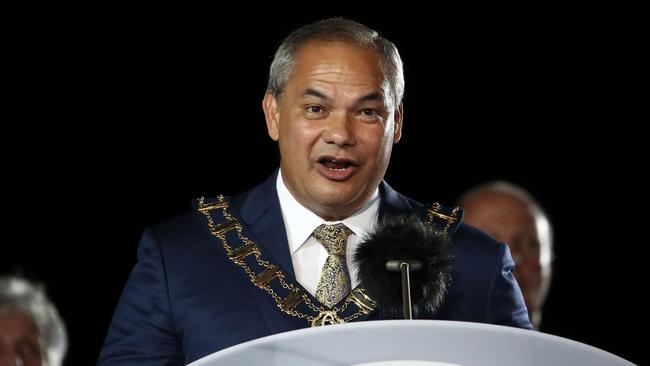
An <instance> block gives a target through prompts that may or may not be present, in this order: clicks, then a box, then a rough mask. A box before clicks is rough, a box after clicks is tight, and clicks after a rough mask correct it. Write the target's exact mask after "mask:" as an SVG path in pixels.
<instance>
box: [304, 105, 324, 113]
mask: <svg viewBox="0 0 650 366" xmlns="http://www.w3.org/2000/svg"><path fill="white" fill-rule="evenodd" d="M307 111H308V112H309V113H321V112H323V107H321V106H319V105H310V106H308V107H307Z"/></svg>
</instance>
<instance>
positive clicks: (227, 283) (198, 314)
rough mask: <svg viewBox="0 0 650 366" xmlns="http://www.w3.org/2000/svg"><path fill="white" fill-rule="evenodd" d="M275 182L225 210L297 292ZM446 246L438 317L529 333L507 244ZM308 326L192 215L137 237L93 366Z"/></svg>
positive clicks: (171, 360) (475, 237)
mask: <svg viewBox="0 0 650 366" xmlns="http://www.w3.org/2000/svg"><path fill="white" fill-rule="evenodd" d="M276 176H277V173H276V174H274V175H272V176H271V177H270V178H269V179H268V180H267V181H266V182H264V183H262V184H261V185H259V186H257V187H256V188H254V189H252V190H251V191H248V192H246V193H243V194H241V195H238V196H235V197H232V198H231V199H230V203H231V206H232V208H233V211H235V212H238V214H239V219H240V220H241V221H242V222H243V223H244V224H245V225H246V226H247V227H248V229H249V233H250V234H251V236H252V239H253V240H254V241H256V242H257V243H258V245H259V246H260V247H261V248H262V250H264V251H265V253H266V254H267V257H268V258H269V260H272V261H273V262H274V263H275V264H278V265H280V266H281V267H282V269H283V270H284V272H285V274H286V276H287V279H288V280H289V281H292V282H294V283H296V284H297V282H296V281H295V279H294V277H293V276H294V273H293V266H292V263H291V255H290V253H289V246H288V243H287V237H286V233H285V230H284V222H283V220H282V213H281V210H280V203H279V200H278V196H277V193H276V189H275V181H276ZM380 194H381V198H382V200H381V205H380V210H379V215H380V217H383V216H384V215H393V214H401V213H410V212H412V211H413V210H418V209H421V208H422V205H421V204H419V203H417V202H415V201H413V200H411V199H409V198H406V197H404V196H402V195H400V194H399V193H397V192H396V191H394V190H393V189H392V188H391V187H390V186H388V184H386V183H385V182H383V183H382V184H381V186H380ZM452 240H453V242H454V246H453V255H454V257H455V265H454V270H453V279H452V281H453V282H452V285H451V287H450V288H449V292H448V294H447V296H446V298H445V302H444V304H443V306H442V308H441V309H440V311H439V312H438V315H437V318H438V319H448V320H460V321H470V322H481V323H492V324H502V325H509V326H516V327H522V328H532V327H531V325H530V322H529V320H528V314H527V311H526V307H525V305H524V301H523V298H522V296H521V291H520V290H519V287H518V285H517V283H516V281H515V279H514V277H513V267H514V263H513V261H512V258H511V256H510V253H509V251H508V248H507V246H506V245H505V244H502V243H498V242H496V241H494V240H493V239H492V238H490V237H489V236H487V235H486V234H484V233H482V232H481V231H479V230H476V229H474V228H472V227H470V226H468V225H465V224H462V223H461V224H460V225H459V226H458V227H457V230H456V231H455V233H454V235H453V237H452ZM371 319H372V318H371ZM307 326H309V325H308V323H307V322H306V321H305V320H302V319H298V318H293V317H291V316H289V315H286V314H284V313H283V312H281V311H280V310H279V309H278V308H277V306H276V304H275V302H274V301H273V299H272V298H271V296H269V295H268V294H267V293H266V292H264V291H263V290H261V289H259V288H257V287H255V286H253V285H252V284H251V282H250V280H249V278H248V277H247V276H246V275H245V274H244V272H243V271H242V269H241V268H239V267H238V266H236V265H235V264H233V263H232V262H231V261H230V260H229V259H228V257H227V256H226V254H225V251H224V249H223V247H222V246H221V244H220V243H219V242H218V241H217V240H216V238H214V237H212V236H211V235H210V234H209V231H208V230H207V227H206V225H205V222H204V221H203V218H202V217H200V215H199V214H198V213H196V212H192V213H188V214H185V215H183V216H180V217H178V218H176V219H173V220H171V221H168V222H166V223H163V224H160V225H158V226H155V227H152V228H149V229H147V230H146V231H145V232H144V234H143V237H142V241H141V243H140V247H139V249H138V262H137V264H136V265H135V267H134V269H133V272H132V273H131V276H130V277H129V280H128V282H127V284H126V287H125V288H124V291H123V293H122V296H121V297H120V300H119V303H118V306H117V308H116V310H115V314H114V317H113V320H112V322H111V325H110V328H109V331H108V336H107V338H106V341H105V343H104V346H103V349H102V351H101V354H100V357H99V365H182V364H186V363H189V362H192V361H194V360H197V359H199V358H201V357H203V356H206V355H208V354H211V353H213V352H216V351H218V350H221V349H223V348H226V347H230V346H232V345H235V344H238V343H241V342H245V341H248V340H251V339H255V338H260V337H264V336H268V335H271V334H275V333H280V332H286V331H290V330H294V329H299V328H305V327H307Z"/></svg>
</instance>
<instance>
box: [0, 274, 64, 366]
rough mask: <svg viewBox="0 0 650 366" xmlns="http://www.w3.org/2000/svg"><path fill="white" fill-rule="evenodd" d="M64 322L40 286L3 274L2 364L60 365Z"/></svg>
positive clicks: (0, 314)
mask: <svg viewBox="0 0 650 366" xmlns="http://www.w3.org/2000/svg"><path fill="white" fill-rule="evenodd" d="M67 343H68V342H67V334H66V330H65V325H64V324H63V321H62V320H61V317H60V316H59V313H58V311H57V310H56V307H55V306H54V304H53V303H52V302H51V301H50V300H49V299H48V298H47V296H46V295H45V291H44V290H43V288H42V287H41V286H39V285H36V284H34V283H31V282H29V281H27V280H25V279H22V278H18V277H14V276H0V366H9V365H11V366H14V365H16V366H18V365H20V366H41V365H43V366H60V365H62V364H63V358H64V356H65V353H66V349H67Z"/></svg>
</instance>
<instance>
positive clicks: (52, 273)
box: [1, 5, 647, 365]
mask: <svg viewBox="0 0 650 366" xmlns="http://www.w3.org/2000/svg"><path fill="white" fill-rule="evenodd" d="M251 8H254V7H253V6H251ZM52 10H56V12H53V13H50V12H49V9H38V10H33V9H32V10H30V11H27V12H21V13H20V14H19V16H20V17H19V19H20V20H19V21H16V22H15V26H13V27H11V29H10V32H9V42H8V45H7V50H8V52H7V54H6V55H7V56H5V57H6V61H9V63H10V64H11V67H10V68H8V69H7V70H8V72H7V78H8V79H9V83H8V84H7V85H8V87H7V88H8V92H9V93H8V96H7V100H6V102H7V113H6V115H5V123H4V126H3V127H2V128H3V134H2V140H3V144H2V153H3V154H2V155H3V162H4V165H5V170H4V171H5V172H6V174H4V177H3V180H4V184H3V187H4V188H3V192H4V202H5V204H4V205H3V206H4V207H5V210H6V212H5V215H3V216H4V219H3V223H4V225H3V228H4V229H5V230H6V231H7V234H6V235H5V240H4V241H3V244H2V246H3V253H4V254H3V255H2V268H1V270H2V273H8V272H14V273H15V272H18V273H21V274H23V275H26V276H28V277H30V278H32V279H36V280H39V281H41V282H44V283H45V284H46V286H47V289H48V292H49V294H50V295H51V297H52V299H53V300H54V301H55V302H56V303H57V305H58V306H59V309H60V312H61V313H62V316H63V317H64V319H65V320H66V322H67V325H68V331H69V338H70V349H69V355H68V360H67V361H68V362H67V364H69V365H81V364H92V363H94V362H96V358H97V355H98V352H99V349H100V347H101V344H102V342H103V339H104V337H105V334H106V330H107V327H108V324H109V322H110V318H111V316H112V311H113V309H114V307H115V305H116V302H117V300H118V297H119V294H120V292H121V289H122V286H123V285H124V283H125V281H126V278H127V276H128V274H129V272H130V269H131V267H132V266H133V264H134V263H135V253H136V248H137V244H138V240H139V236H140V234H141V232H142V230H143V229H144V228H145V227H147V226H149V225H151V224H154V223H156V222H158V221H160V220H163V219H166V218H169V217H172V216H174V215H176V214H178V213H181V212H183V211H185V210H188V209H189V201H190V199H191V198H193V197H197V196H200V195H209V196H214V195H216V194H226V195H229V194H234V193H237V192H239V191H241V190H244V189H248V188H250V187H252V186H253V185H255V184H256V183H258V182H260V181H262V180H263V179H264V178H265V177H266V176H268V175H269V174H270V173H272V172H273V170H274V169H275V168H276V166H277V164H278V161H279V160H278V159H279V157H278V152H277V149H276V148H275V146H274V143H273V142H272V141H271V140H270V139H269V138H268V137H267V135H266V130H265V126H264V119H263V114H262V110H261V107H260V105H261V104H260V103H261V99H262V97H263V94H264V91H265V83H266V74H267V68H268V65H269V64H270V61H271V57H272V54H273V52H274V50H275V48H276V46H277V45H278V44H279V41H280V40H281V38H282V37H283V36H285V35H286V34H288V32H290V31H291V30H293V29H294V28H296V27H298V26H299V25H301V24H304V23H305V22H309V21H313V20H317V19H320V18H323V17H327V16H333V15H343V16H349V17H353V18H355V19H357V20H360V21H362V22H364V23H365V24H367V25H369V26H371V27H373V28H375V29H377V30H379V31H380V32H381V33H382V34H383V35H385V36H386V37H387V38H389V39H391V40H392V41H394V42H395V43H396V44H397V46H398V48H399V49H400V52H401V55H402V57H403V60H404V62H405V72H406V96H405V102H404V103H405V122H404V129H403V139H402V141H401V142H400V143H399V144H398V145H397V146H396V147H395V149H394V152H393V160H392V163H391V166H390V167H389V170H388V173H387V176H386V179H387V181H388V182H389V183H390V184H391V185H392V186H393V187H395V188H396V189H398V190H399V191H401V192H402V193H404V194H406V195H409V196H411V197H413V198H416V199H418V200H420V201H423V202H431V201H438V202H441V203H443V204H447V205H452V204H453V203H454V201H455V200H456V199H457V198H458V195H460V194H461V193H462V192H463V191H464V190H465V189H467V188H470V187H471V186H473V185H474V184H478V183H482V182H485V181H488V180H493V179H506V180H510V181H512V182H515V183H517V184H520V185H522V186H523V187H525V188H527V189H528V190H530V191H531V193H532V194H533V195H534V196H536V197H537V198H538V199H539V200H540V201H541V202H542V204H543V206H544V207H545V208H546V210H547V211H548V213H549V215H550V217H551V220H552V222H553V224H554V229H555V243H556V248H555V252H556V260H555V262H554V267H555V272H554V280H553V285H552V288H551V292H550V294H549V298H548V302H547V305H546V307H545V312H544V321H543V326H542V331H544V332H547V333H550V334H554V335H559V336H562V337H566V338H570V339H574V340H577V341H580V342H584V343H587V344H590V345H593V346H595V347H598V348H602V349H605V350H607V351H609V352H612V353H615V354H618V355H620V356H622V357H625V358H627V359H629V360H631V361H634V362H636V363H641V362H642V361H641V350H640V349H639V347H637V346H636V345H635V342H634V336H632V335H631V333H630V331H631V330H637V329H640V330H641V331H643V328H644V324H645V323H646V320H647V315H646V312H645V307H644V306H641V304H640V301H641V300H640V297H641V293H642V289H643V288H647V285H646V284H645V281H644V278H646V277H647V276H645V277H644V276H642V275H641V274H640V272H641V270H642V264H641V263H642V259H641V258H642V254H641V253H642V249H641V248H642V247H643V246H644V245H645V241H644V240H643V239H642V237H641V234H642V229H640V226H639V225H638V224H637V223H636V222H635V221H639V220H635V217H638V216H636V213H637V212H638V211H637V210H635V206H639V205H640V203H639V202H640V199H643V198H644V195H643V194H642V193H641V190H640V189H639V187H640V177H639V176H640V175H641V173H640V172H643V170H645V168H644V167H645V166H646V165H647V164H646V163H645V162H644V161H643V160H642V159H640V157H641V156H642V153H643V151H644V146H643V144H641V143H639V142H638V137H640V134H639V132H638V127H637V128H634V127H631V126H632V125H633V124H632V123H633V122H637V123H638V122H644V121H643V119H641V118H639V117H636V116H634V115H633V114H630V113H629V108H628V105H630V104H632V105H633V104H634V103H635V102H636V101H638V100H639V97H638V96H636V97H635V96H634V94H633V93H632V94H628V92H629V89H628V88H627V86H626V85H627V84H622V82H623V81H625V82H629V81H630V74H633V73H632V72H631V71H630V69H629V67H631V66H630V63H632V62H633V60H634V59H635V57H634V53H635V52H636V51H635V49H634V48H633V47H630V46H629V45H628V44H627V43H626V42H625V39H626V35H627V33H626V32H627V31H625V30H623V31H621V28H620V27H619V25H620V24H621V23H625V22H624V21H622V20H621V19H620V16H619V15H617V14H615V13H611V14H610V13H608V12H607V11H606V10H607V9H600V10H605V11H600V12H598V13H590V12H587V11H584V9H580V10H577V11H566V9H508V12H506V11H505V9H485V11H484V9H454V10H448V9H433V10H431V9H429V10H418V9H410V10H408V11H398V10H394V9H390V8H386V9H377V11H374V12H369V11H358V10H350V9H348V10H345V11H342V10H340V9H316V8H315V7H314V6H313V5H312V6H304V5H303V6H302V7H296V8H295V9H293V10H292V11H291V12H287V11H282V10H281V9H270V8H269V9H263V10H262V9H250V10H249V11H248V12H244V11H239V12H234V11H232V10H229V11H226V10H225V9H221V10H220V9H209V10H208V9H198V8H197V9H189V8H183V9H176V8H162V9H161V8H155V9H154V8H151V9H117V8H105V9H98V8H93V9H74V12H73V9H60V8H58V9H52ZM79 11H81V14H82V15H77V14H79V13H78V12H79ZM513 11H514V12H515V13H514V14H515V15H511V14H513V13H512V12H513ZM52 14H56V16H52ZM291 14H293V15H291ZM297 14H302V15H297ZM626 26H633V25H629V24H626ZM628 60H630V62H628ZM632 83H633V84H634V82H633V81H632ZM642 310H643V311H642Z"/></svg>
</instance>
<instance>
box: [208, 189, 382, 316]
mask: <svg viewBox="0 0 650 366" xmlns="http://www.w3.org/2000/svg"><path fill="white" fill-rule="evenodd" d="M196 203H197V209H198V211H199V212H200V213H202V214H203V216H204V217H205V219H206V220H207V224H208V229H209V230H210V233H211V234H212V235H213V236H214V237H216V238H217V239H219V241H220V242H221V245H222V246H223V248H224V250H225V251H226V254H227V255H228V258H229V259H230V260H231V261H232V262H233V263H235V264H236V265H237V266H239V267H240V268H242V269H243V270H244V272H245V273H246V275H247V276H248V278H249V279H250V280H251V282H252V283H253V284H254V285H255V286H257V287H259V288H260V289H262V290H264V291H266V292H267V293H268V294H269V295H270V296H271V297H272V298H273V300H274V301H275V303H276V305H277V307H278V308H279V309H280V310H281V311H282V312H284V313H285V314H288V315H291V316H294V317H297V318H300V319H305V320H306V321H308V322H309V323H310V324H311V326H312V327H316V326H321V325H329V324H342V323H347V322H350V321H353V320H355V319H357V318H359V317H360V316H363V315H368V314H370V313H372V312H373V311H374V310H375V307H376V304H375V301H374V300H373V299H371V298H370V297H369V296H368V295H367V294H366V292H365V290H364V289H363V288H361V287H357V288H355V289H354V290H352V291H351V292H350V293H349V295H348V296H347V297H346V298H345V300H344V302H343V304H342V305H341V306H340V307H336V306H334V307H332V308H325V307H324V306H322V305H320V304H319V305H316V304H315V303H316V302H317V301H316V300H312V298H311V297H310V296H309V295H308V294H307V292H306V291H305V290H303V289H302V288H301V287H300V286H297V285H295V284H293V283H291V282H289V281H287V280H286V275H285V274H284V272H283V271H282V270H281V269H280V267H279V266H277V265H275V264H272V263H271V262H270V261H268V260H266V259H264V257H263V255H262V251H261V250H260V247H259V246H258V245H257V244H256V243H255V242H254V241H253V240H251V239H250V238H249V237H248V236H247V235H246V234H245V230H244V226H243V225H242V224H241V223H240V222H239V220H238V219H237V218H236V217H235V216H234V215H233V214H232V213H231V212H230V210H229V204H228V200H227V199H226V198H225V197H224V196H219V197H217V199H216V200H215V201H213V202H206V200H205V198H204V197H201V198H199V199H197V200H196ZM218 216H221V217H218ZM217 222H219V223H217ZM236 243H238V244H237V245H234V244H236ZM281 294H282V295H281ZM308 313H309V314H308Z"/></svg>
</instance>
